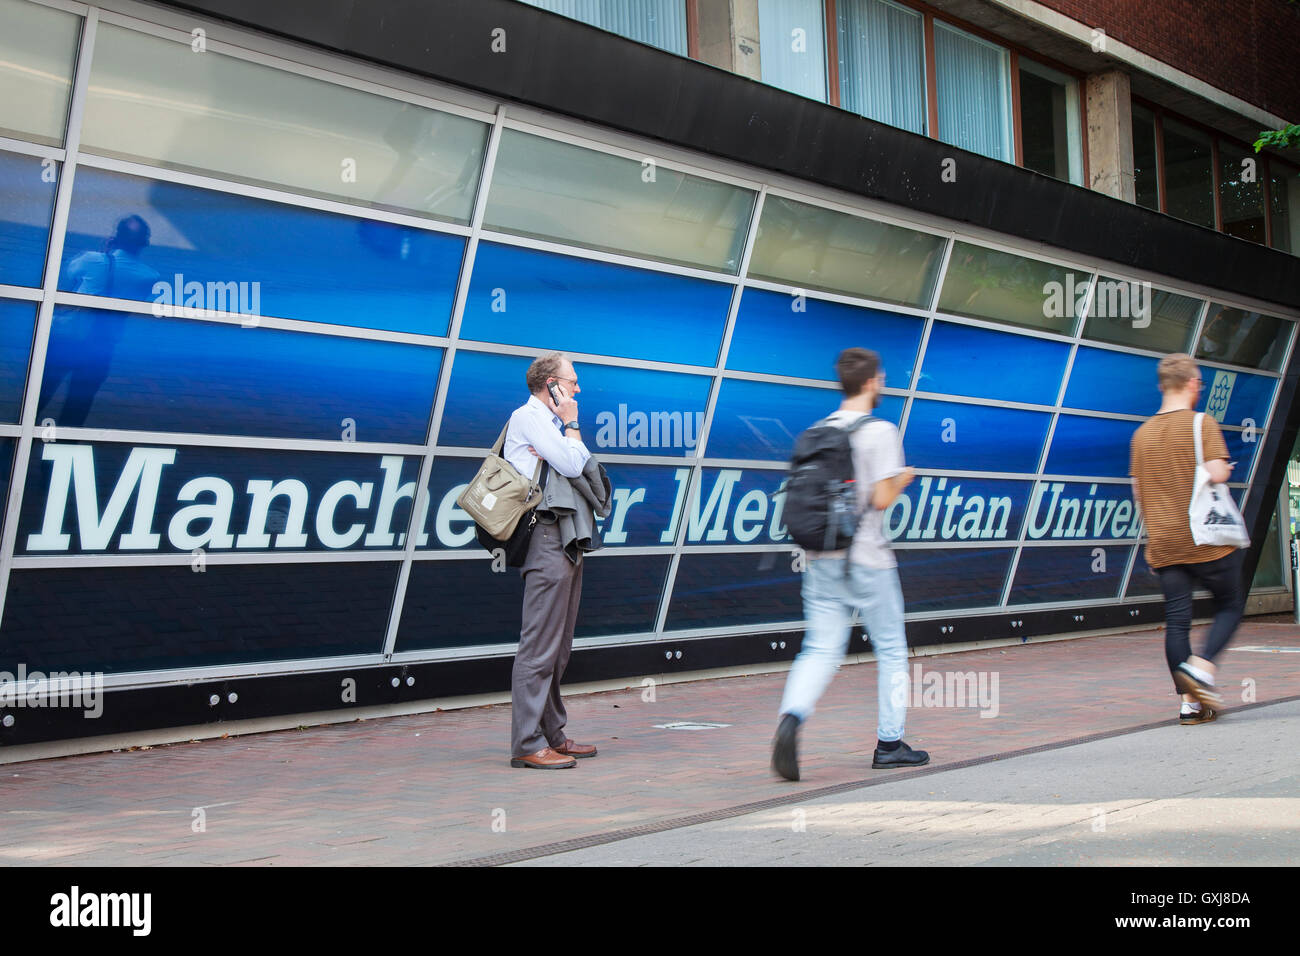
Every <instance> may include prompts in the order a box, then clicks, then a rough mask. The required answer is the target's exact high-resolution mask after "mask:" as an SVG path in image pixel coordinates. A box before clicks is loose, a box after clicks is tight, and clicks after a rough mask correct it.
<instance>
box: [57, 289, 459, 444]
mask: <svg viewBox="0 0 1300 956" xmlns="http://www.w3.org/2000/svg"><path fill="white" fill-rule="evenodd" d="M441 362H442V349H437V348H426V347H423V346H419V345H405V344H399V343H396V342H373V341H367V340H365V339H353V338H343V337H340V336H333V335H310V334H308V333H304V332H285V331H282V330H280V329H269V328H264V327H250V328H245V327H242V326H240V325H234V324H230V323H226V322H199V321H192V320H188V319H167V318H156V317H154V316H149V315H138V314H134V313H128V312H110V311H107V310H102V309H78V308H67V307H62V306H61V307H59V308H57V309H55V311H54V321H53V324H52V326H51V329H50V344H49V351H48V352H47V354H46V358H45V375H44V377H43V378H42V380H41V397H40V405H39V407H38V409H37V413H36V419H37V421H41V420H43V419H44V418H46V417H50V418H53V419H54V421H55V422H56V423H57V424H59V425H63V426H66V427H69V428H79V427H89V428H125V429H139V430H142V431H179V432H198V433H201V434H209V435H212V434H220V435H265V436H269V437H285V438H288V437H294V438H316V439H324V440H328V441H339V440H342V439H343V437H344V433H345V430H346V431H347V432H348V434H349V435H350V436H351V438H352V440H356V441H382V442H407V443H413V444H423V443H424V440H425V434H426V430H427V425H428V420H429V411H430V409H431V408H432V407H433V396H434V390H435V388H436V387H437V383H438V369H439V366H440V364H441Z"/></svg>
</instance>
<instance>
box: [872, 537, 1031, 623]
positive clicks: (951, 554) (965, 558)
mask: <svg viewBox="0 0 1300 956" xmlns="http://www.w3.org/2000/svg"><path fill="white" fill-rule="evenodd" d="M1015 553H1016V552H1015V549H1014V548H952V549H946V550H944V549H930V548H900V549H899V550H898V551H895V552H894V554H895V555H896V556H897V557H898V576H899V579H900V580H901V582H902V585H903V597H904V600H905V601H906V608H907V610H908V611H909V612H915V611H951V610H956V609H958V608H974V607H992V606H994V605H996V604H997V603H998V602H999V601H1000V600H1002V586H1003V584H1004V583H1005V582H1006V580H1007V570H1008V569H1009V568H1010V567H1011V556H1012V555H1013V554H1015Z"/></svg>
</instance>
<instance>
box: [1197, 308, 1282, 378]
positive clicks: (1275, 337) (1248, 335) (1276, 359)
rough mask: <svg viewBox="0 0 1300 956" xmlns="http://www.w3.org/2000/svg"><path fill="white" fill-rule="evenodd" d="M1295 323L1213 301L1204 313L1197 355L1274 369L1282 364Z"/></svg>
mask: <svg viewBox="0 0 1300 956" xmlns="http://www.w3.org/2000/svg"><path fill="white" fill-rule="evenodd" d="M1293 325H1294V323H1292V322H1288V321H1286V320H1285V319H1279V318H1277V317H1275V316H1272V315H1265V314H1264V313H1262V312H1247V311H1245V310H1244V309H1233V308H1229V307H1228V306H1226V305H1219V304H1218V303H1217V302H1213V303H1211V304H1210V311H1209V313H1208V314H1207V315H1206V317H1205V328H1204V329H1202V331H1201V341H1200V343H1199V344H1198V345H1197V347H1196V357H1197V358H1203V359H1209V360H1210V361H1212V362H1229V363H1231V364H1233V365H1247V366H1250V367H1251V368H1262V369H1267V370H1269V371H1274V372H1275V371H1277V370H1278V369H1279V368H1281V367H1282V359H1283V358H1284V357H1285V356H1286V347H1287V343H1288V342H1289V341H1290V339H1291V327H1292V326H1293Z"/></svg>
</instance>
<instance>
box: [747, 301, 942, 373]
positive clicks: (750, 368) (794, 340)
mask: <svg viewBox="0 0 1300 956" xmlns="http://www.w3.org/2000/svg"><path fill="white" fill-rule="evenodd" d="M924 327H925V322H924V320H922V319H919V318H916V317H913V316H910V315H895V314H894V313H892V312H884V311H882V310H880V309H860V308H856V307H854V306H851V305H840V304H839V303H836V302H824V301H822V300H820V299H811V298H808V297H807V296H790V295H786V294H783V293H780V292H767V291H765V290H763V289H746V290H745V294H744V297H743V298H742V299H741V300H740V312H739V313H738V314H737V316H736V327H735V328H734V329H733V330H732V333H731V346H730V348H729V349H728V351H727V368H734V369H741V370H742V371H746V372H769V373H771V374H774V375H791V376H797V377H799V378H814V379H822V380H824V381H829V382H835V383H837V384H838V382H839V379H838V377H837V376H836V374H835V360H836V358H838V357H839V354H840V352H841V351H843V350H844V349H845V348H846V347H848V344H849V343H852V342H860V343H861V344H862V345H863V347H868V348H871V349H874V350H875V351H877V352H879V353H880V360H881V362H882V364H883V365H884V371H885V384H886V385H888V386H890V387H892V388H907V387H908V386H909V385H911V383H912V364H913V362H914V361H915V359H916V350H917V349H918V348H919V347H920V344H921V333H922V332H923V331H924Z"/></svg>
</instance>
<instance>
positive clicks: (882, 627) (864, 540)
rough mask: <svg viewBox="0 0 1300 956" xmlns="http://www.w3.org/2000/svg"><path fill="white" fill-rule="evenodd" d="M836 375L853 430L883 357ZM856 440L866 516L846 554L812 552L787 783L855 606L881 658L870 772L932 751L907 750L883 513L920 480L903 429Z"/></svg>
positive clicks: (783, 755) (871, 426)
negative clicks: (907, 461) (906, 455)
mask: <svg viewBox="0 0 1300 956" xmlns="http://www.w3.org/2000/svg"><path fill="white" fill-rule="evenodd" d="M835 369H836V372H837V373H838V375H839V380H840V387H841V388H842V389H843V391H844V400H843V402H841V404H840V407H839V410H838V411H835V412H832V413H831V414H830V415H829V416H828V417H827V419H826V422H827V423H829V424H834V425H838V426H839V427H842V428H845V427H850V426H853V425H854V424H855V423H857V422H859V421H860V420H861V419H862V418H863V417H864V416H868V415H870V414H871V412H872V410H873V409H874V408H875V407H876V405H877V404H879V401H880V392H881V389H883V388H884V387H885V373H884V370H883V369H882V368H881V367H880V356H879V355H877V354H876V353H875V352H873V351H871V350H869V349H861V348H851V349H845V350H844V351H843V352H841V353H840V357H839V360H838V361H837V362H836V363H835ZM849 443H850V446H851V448H852V451H853V471H854V478H855V481H854V485H855V489H856V493H857V505H858V509H859V512H860V514H861V518H860V520H859V522H858V525H857V529H856V532H855V533H854V536H853V543H852V545H851V546H850V547H849V549H848V550H847V551H822V552H817V551H809V552H808V553H807V559H808V560H807V568H806V570H805V571H804V576H803V606H804V618H805V619H806V620H807V622H808V628H807V630H806V631H805V632H804V639H803V647H802V649H801V650H800V651H799V656H798V657H796V658H795V661H794V664H793V665H792V666H791V668H790V675H789V677H788V678H787V679H786V683H785V696H784V697H783V698H782V700H781V716H780V723H779V724H778V726H777V731H776V740H775V742H774V743H773V746H772V769H773V770H775V771H776V773H778V774H779V775H780V776H782V777H784V778H785V779H787V780H798V779H799V758H798V744H797V741H798V734H799V726H800V724H802V723H803V722H804V721H805V720H807V719H808V718H809V717H810V716H811V715H812V712H813V708H814V707H815V706H816V704H817V701H818V699H819V698H820V697H821V695H822V693H823V692H824V691H825V690H826V687H827V686H828V685H829V684H830V682H831V678H832V677H833V676H834V675H835V671H836V670H837V669H838V668H839V665H840V663H841V662H842V661H843V660H844V653H845V651H846V650H847V649H848V643H849V620H850V618H849V613H850V611H851V610H852V609H853V608H857V609H858V610H859V611H860V612H861V614H862V624H863V626H864V627H865V628H866V629H867V634H868V635H869V636H870V638H871V646H872V648H873V649H874V650H875V652H876V668H877V690H876V696H877V706H878V709H879V717H878V725H877V729H876V737H877V741H876V752H875V757H874V759H873V760H872V762H871V766H872V767H874V768H876V769H886V768H890V767H917V766H920V765H921V764H925V763H929V761H930V755H929V754H927V753H926V752H925V751H924V750H913V749H912V748H911V747H909V746H908V745H907V744H905V743H903V721H904V719H905V717H906V714H907V698H908V693H907V691H908V686H907V684H908V678H907V638H906V636H905V634H904V632H903V589H902V587H901V586H900V585H899V582H898V562H897V561H896V560H895V559H894V554H893V551H892V550H891V549H890V547H889V539H888V538H887V537H886V535H885V527H884V510H885V509H886V508H888V507H889V505H890V504H891V503H892V502H893V500H894V499H895V498H897V497H898V494H899V492H901V491H902V490H903V489H904V488H905V487H907V484H908V483H909V482H910V481H911V480H912V469H910V468H907V467H905V466H904V465H903V449H902V445H901V443H900V442H899V437H898V429H897V428H895V427H894V426H893V424H892V423H890V422H887V421H885V420H883V419H873V420H872V421H869V422H866V423H865V424H861V425H859V426H858V427H857V428H856V429H854V431H853V432H852V434H851V435H850V436H849Z"/></svg>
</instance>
